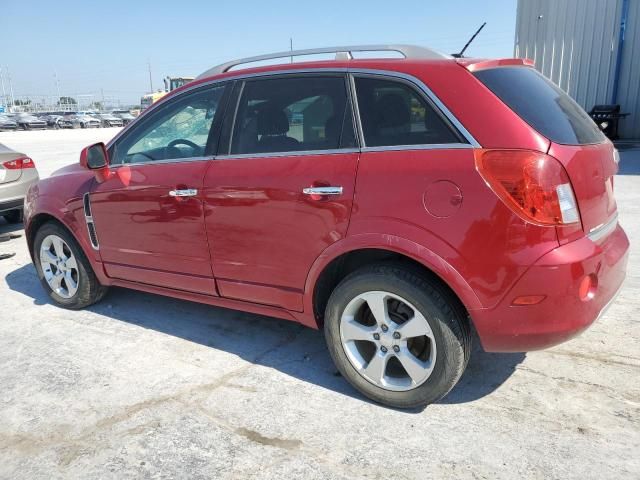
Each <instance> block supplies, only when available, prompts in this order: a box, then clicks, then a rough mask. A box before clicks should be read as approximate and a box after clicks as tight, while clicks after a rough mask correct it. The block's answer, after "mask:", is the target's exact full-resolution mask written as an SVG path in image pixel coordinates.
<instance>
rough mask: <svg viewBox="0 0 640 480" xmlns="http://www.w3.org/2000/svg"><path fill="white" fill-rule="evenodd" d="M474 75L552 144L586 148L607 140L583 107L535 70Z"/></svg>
mask: <svg viewBox="0 0 640 480" xmlns="http://www.w3.org/2000/svg"><path fill="white" fill-rule="evenodd" d="M474 75H475V76H476V78H478V79H479V80H480V81H481V82H482V83H484V84H485V85H486V86H487V87H488V88H489V90H491V91H492V92H493V93H494V94H496V96H498V98H500V100H502V101H503V102H504V103H506V104H507V105H508V106H509V108H511V110H513V111H514V112H516V113H517V114H518V115H519V116H520V117H521V118H522V119H523V120H524V121H525V122H527V123H528V124H529V125H531V126H532V127H533V128H535V129H536V130H537V131H538V132H540V133H541V134H542V135H544V136H545V137H547V138H548V139H549V140H551V141H552V142H555V143H561V144H565V145H583V144H589V143H599V142H602V141H603V140H604V139H605V136H604V134H603V133H602V132H601V131H600V129H599V128H598V126H597V125H596V124H595V123H594V122H593V120H591V118H590V117H589V115H587V112H585V111H584V110H583V109H582V107H580V105H578V104H577V103H576V102H575V101H574V100H573V99H572V98H571V97H570V96H569V95H567V94H566V93H564V92H563V91H562V90H560V88H558V87H557V86H556V85H555V84H554V83H553V82H551V81H550V80H548V79H547V78H545V77H544V76H542V75H541V74H540V73H538V72H537V71H536V70H535V69H533V68H528V67H499V68H491V69H487V70H480V71H478V72H476V73H475V74H474Z"/></svg>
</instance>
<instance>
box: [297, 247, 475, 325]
mask: <svg viewBox="0 0 640 480" xmlns="http://www.w3.org/2000/svg"><path fill="white" fill-rule="evenodd" d="M356 237H358V238H356ZM373 262H375V263H379V262H394V263H402V264H404V265H407V266H408V267H410V268H412V269H413V270H415V271H419V272H420V273H422V274H423V275H426V276H428V277H429V278H432V279H434V280H436V281H437V282H438V283H439V284H440V285H441V286H442V287H443V288H444V289H446V290H449V291H450V292H451V293H452V294H453V295H454V296H455V298H457V299H458V300H459V302H460V304H461V306H462V307H464V308H465V309H466V311H467V312H468V311H470V310H473V309H476V308H481V307H482V305H481V304H480V301H479V300H478V297H477V296H476V294H475V292H474V291H473V290H472V289H471V287H470V286H469V284H468V283H467V282H466V281H465V280H464V278H463V277H462V276H461V275H460V273H458V271H457V270H456V269H455V268H453V266H451V265H450V264H449V263H448V262H447V261H446V260H444V259H443V258H442V257H440V256H439V255H437V254H436V253H434V252H432V251H431V250H429V249H427V248H425V247H423V246H422V245H419V244H417V243H415V242H413V241H411V240H408V239H404V238H401V237H396V236H391V235H376V234H362V235H356V236H353V237H348V238H347V239H344V240H342V241H340V242H337V243H334V244H333V245H332V246H331V247H329V248H328V249H327V250H325V252H323V254H322V255H321V256H320V257H319V258H318V259H317V260H316V262H315V263H314V265H313V266H312V268H311V270H310V272H309V275H308V276H307V282H306V285H305V311H308V312H311V313H312V316H313V318H314V320H315V326H316V327H317V328H320V327H322V322H323V315H324V307H326V303H327V301H328V299H329V296H330V295H331V292H332V291H333V289H334V288H335V287H336V286H337V285H338V283H339V282H340V281H341V280H342V279H343V278H344V277H345V276H346V275H348V274H349V273H351V272H353V271H355V270H356V269H357V268H359V267H361V266H364V265H367V264H371V263H373Z"/></svg>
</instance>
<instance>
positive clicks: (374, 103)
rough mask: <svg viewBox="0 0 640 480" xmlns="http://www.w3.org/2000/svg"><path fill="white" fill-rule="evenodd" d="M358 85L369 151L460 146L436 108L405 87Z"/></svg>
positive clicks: (366, 81) (369, 81)
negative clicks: (441, 144) (423, 146)
mask: <svg viewBox="0 0 640 480" xmlns="http://www.w3.org/2000/svg"><path fill="white" fill-rule="evenodd" d="M355 81H356V92H357V97H358V109H359V110H360V119H361V122H362V130H363V133H364V143H365V145H366V146H367V147H387V146H389V147H390V146H400V145H428V144H440V143H460V139H459V138H458V135H456V134H455V133H454V132H453V130H452V129H451V127H449V125H447V123H446V122H445V120H444V119H443V118H442V117H441V116H440V114H439V113H438V112H437V111H436V110H435V108H434V107H432V106H431V105H430V104H429V103H428V102H427V100H426V99H425V98H424V97H423V96H422V95H420V94H419V93H418V92H417V91H416V90H415V89H414V88H412V87H410V86H409V85H407V84H406V83H404V82H400V81H395V80H388V79H380V78H372V77H357V78H356V79H355Z"/></svg>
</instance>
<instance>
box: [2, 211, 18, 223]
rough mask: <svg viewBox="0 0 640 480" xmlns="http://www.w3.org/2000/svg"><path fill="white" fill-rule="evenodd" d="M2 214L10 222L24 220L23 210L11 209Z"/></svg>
mask: <svg viewBox="0 0 640 480" xmlns="http://www.w3.org/2000/svg"><path fill="white" fill-rule="evenodd" d="M2 216H3V217H4V219H5V220H6V221H7V222H9V223H21V222H22V210H21V209H17V210H11V211H10V212H6V213H3V214H2Z"/></svg>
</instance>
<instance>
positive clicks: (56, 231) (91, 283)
mask: <svg viewBox="0 0 640 480" xmlns="http://www.w3.org/2000/svg"><path fill="white" fill-rule="evenodd" d="M49 235H57V236H58V237H60V238H62V239H63V240H64V242H65V243H66V244H67V245H68V247H69V248H70V249H71V251H72V253H73V255H74V257H75V258H76V263H77V265H78V290H77V292H76V293H75V295H73V296H72V297H71V298H64V297H61V296H60V295H58V294H57V293H56V292H54V291H53V290H52V289H51V287H50V286H49V284H48V283H47V281H46V280H45V278H44V273H43V271H42V266H41V264H40V247H41V245H42V242H43V240H44V239H45V238H46V237H47V236H49ZM33 259H34V264H35V267H36V271H37V273H38V278H39V279H40V283H41V284H42V287H43V288H44V289H45V291H46V292H47V294H48V295H49V297H51V299H52V300H53V301H54V302H55V303H56V304H58V305H59V306H61V307H64V308H68V309H71V310H79V309H82V308H85V307H88V306H89V305H92V304H94V303H96V302H99V301H100V300H102V298H103V297H104V296H105V295H106V293H107V291H108V288H107V287H104V286H102V285H100V282H98V279H97V278H96V275H95V273H94V272H93V269H92V268H91V264H90V263H89V261H88V260H87V257H86V256H85V254H84V251H83V250H82V248H81V247H80V245H78V242H77V241H76V239H75V238H73V235H71V234H70V233H69V232H68V231H67V229H65V228H64V227H62V226H61V225H60V224H58V223H54V222H47V223H45V224H44V225H42V226H41V227H40V228H39V229H38V231H37V232H36V234H35V238H34V242H33Z"/></svg>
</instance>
